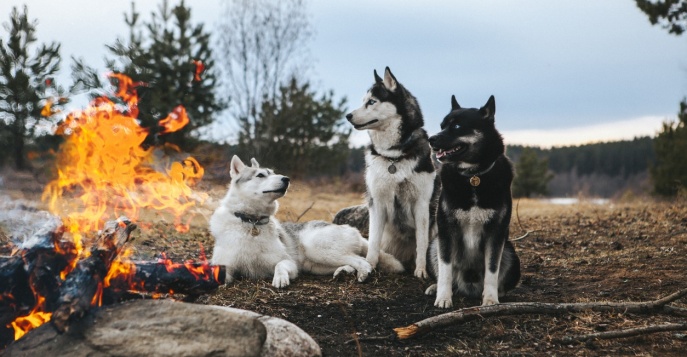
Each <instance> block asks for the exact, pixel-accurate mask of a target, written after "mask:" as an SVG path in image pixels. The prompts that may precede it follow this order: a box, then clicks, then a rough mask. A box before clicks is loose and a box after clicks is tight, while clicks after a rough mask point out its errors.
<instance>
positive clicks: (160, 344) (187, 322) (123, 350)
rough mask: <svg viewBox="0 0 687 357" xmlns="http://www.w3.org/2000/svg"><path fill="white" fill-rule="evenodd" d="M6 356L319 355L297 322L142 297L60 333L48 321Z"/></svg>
mask: <svg viewBox="0 0 687 357" xmlns="http://www.w3.org/2000/svg"><path fill="white" fill-rule="evenodd" d="M0 354H2V355H3V356H74V357H80V356H127V357H137V356H146V357H147V356H296V355H297V356H307V355H311V356H319V355H321V352H320V347H319V346H318V345H317V343H316V342H315V341H314V340H313V339H312V338H311V337H310V336H309V335H307V334H306V333H305V332H303V331H302V330H301V329H300V328H298V327H297V326H295V325H293V324H291V323H289V322H287V321H284V320H281V319H277V318H274V317H269V316H262V315H259V314H256V313H253V312H249V311H244V310H238V309H230V308H224V307H218V306H206V305H195V304H186V303H181V302H173V301H168V300H139V301H134V302H128V303H124V304H119V305H112V306H108V307H105V308H102V309H99V310H95V311H94V312H93V313H89V314H88V315H86V316H85V317H84V318H83V319H81V320H79V321H77V322H74V323H72V324H71V325H70V328H69V330H68V332H66V333H64V334H58V333H57V332H56V330H55V329H54V328H53V327H52V326H51V325H50V324H45V325H43V326H41V327H39V328H37V329H35V330H33V331H31V332H29V333H28V334H26V335H25V336H24V337H23V338H21V339H19V340H18V341H16V342H14V343H13V344H11V345H9V346H8V347H7V349H6V350H5V351H4V353H0Z"/></svg>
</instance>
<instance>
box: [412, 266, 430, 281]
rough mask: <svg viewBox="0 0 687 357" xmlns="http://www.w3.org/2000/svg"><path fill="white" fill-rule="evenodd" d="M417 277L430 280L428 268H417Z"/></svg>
mask: <svg viewBox="0 0 687 357" xmlns="http://www.w3.org/2000/svg"><path fill="white" fill-rule="evenodd" d="M415 277H416V278H420V279H429V274H427V269H426V268H415Z"/></svg>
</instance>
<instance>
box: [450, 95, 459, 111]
mask: <svg viewBox="0 0 687 357" xmlns="http://www.w3.org/2000/svg"><path fill="white" fill-rule="evenodd" d="M458 109H460V104H458V101H457V100H456V96H455V95H452V96H451V111H454V110H458Z"/></svg>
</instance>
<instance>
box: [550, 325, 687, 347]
mask: <svg viewBox="0 0 687 357" xmlns="http://www.w3.org/2000/svg"><path fill="white" fill-rule="evenodd" d="M685 330H687V323H681V324H663V325H649V326H644V327H635V328H629V329H625V330H615V331H604V332H598V333H590V334H586V335H577V336H565V337H563V338H562V339H561V340H560V342H562V343H570V342H584V341H588V340H594V339H601V340H608V339H612V338H623V337H634V336H639V335H647V334H650V333H656V332H666V331H685Z"/></svg>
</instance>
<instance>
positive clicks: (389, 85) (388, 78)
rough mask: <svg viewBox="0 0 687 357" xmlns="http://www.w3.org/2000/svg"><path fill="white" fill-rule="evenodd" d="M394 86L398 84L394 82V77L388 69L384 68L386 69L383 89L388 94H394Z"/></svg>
mask: <svg viewBox="0 0 687 357" xmlns="http://www.w3.org/2000/svg"><path fill="white" fill-rule="evenodd" d="M396 84H398V82H396V77H394V75H393V74H392V73H391V70H390V69H389V67H386V69H384V87H386V89H388V90H389V91H390V92H394V91H396Z"/></svg>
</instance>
